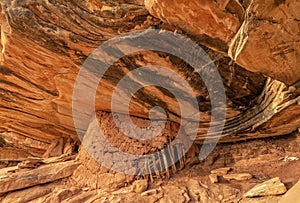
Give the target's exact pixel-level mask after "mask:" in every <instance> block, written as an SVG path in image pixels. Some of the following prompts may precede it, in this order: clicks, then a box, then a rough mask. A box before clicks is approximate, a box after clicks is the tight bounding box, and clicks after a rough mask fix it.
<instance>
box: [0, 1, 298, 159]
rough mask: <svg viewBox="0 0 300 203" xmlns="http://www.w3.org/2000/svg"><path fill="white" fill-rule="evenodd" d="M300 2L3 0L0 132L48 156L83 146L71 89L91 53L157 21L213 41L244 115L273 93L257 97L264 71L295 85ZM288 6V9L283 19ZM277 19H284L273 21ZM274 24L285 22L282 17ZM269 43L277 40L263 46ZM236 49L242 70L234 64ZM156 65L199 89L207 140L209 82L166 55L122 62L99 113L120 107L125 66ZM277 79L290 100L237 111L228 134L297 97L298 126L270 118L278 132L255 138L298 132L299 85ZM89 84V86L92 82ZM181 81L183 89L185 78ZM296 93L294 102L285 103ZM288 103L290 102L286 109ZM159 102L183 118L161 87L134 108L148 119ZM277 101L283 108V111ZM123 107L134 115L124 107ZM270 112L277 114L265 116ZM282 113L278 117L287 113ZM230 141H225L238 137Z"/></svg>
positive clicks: (109, 79) (104, 85) (233, 108)
mask: <svg viewBox="0 0 300 203" xmlns="http://www.w3.org/2000/svg"><path fill="white" fill-rule="evenodd" d="M170 5H171V6H170ZM271 5H272V6H271ZM297 6H298V2H293V1H291V2H289V1H286V2H285V3H275V4H274V3H273V2H271V1H265V3H261V2H256V1H254V2H253V3H252V4H249V2H248V3H247V2H244V3H239V2H238V1H216V2H212V1H185V2H179V1H167V0H166V1H145V5H144V3H143V2H142V1H117V2H116V1H73V2H65V1H43V0H41V1H31V0H28V1H22V2H21V1H9V0H4V1H2V2H1V55H0V56H1V67H0V73H1V75H0V78H1V89H0V90H1V103H0V108H1V112H0V120H1V126H0V129H1V132H2V136H1V137H2V138H3V139H4V140H5V142H6V145H7V144H8V145H12V146H15V147H17V148H21V149H23V150H25V151H27V153H28V152H29V153H30V154H32V155H36V156H42V155H43V154H46V155H49V153H50V154H51V153H52V152H51V151H54V152H53V153H54V154H60V153H63V152H64V151H67V150H68V148H69V146H72V145H74V141H75V142H76V141H79V140H78V137H77V135H76V133H75V130H74V123H73V118H72V90H73V87H74V83H75V79H76V76H77V74H78V71H79V70H80V68H81V66H82V64H83V62H84V60H85V59H86V58H87V57H88V56H89V54H90V53H92V51H93V50H94V49H95V48H96V47H98V46H99V45H101V44H102V43H103V42H105V41H106V40H108V39H111V38H113V37H114V36H117V35H119V34H122V33H127V32H131V31H135V30H143V29H147V28H150V27H152V28H163V29H169V30H171V31H175V32H179V33H182V34H185V35H188V36H190V37H191V38H192V39H194V40H195V41H196V42H198V43H199V44H203V45H205V46H207V47H209V48H210V49H208V48H205V47H203V48H204V49H205V50H206V51H207V52H208V54H209V56H210V57H211V58H212V59H213V61H214V62H215V64H216V66H217V68H218V70H219V72H220V74H221V76H222V80H223V82H224V85H225V90H226V94H227V96H228V103H227V106H228V109H227V117H233V116H235V115H237V114H239V113H242V112H244V111H245V109H247V108H249V107H250V106H252V107H253V106H255V105H258V106H259V103H260V102H261V101H264V100H256V101H253V100H254V99H255V98H256V97H257V96H258V95H260V94H261V92H262V91H263V86H264V83H265V81H266V78H265V76H263V75H261V74H260V73H264V74H265V75H266V76H271V77H274V78H275V79H278V80H281V81H283V82H285V83H286V84H292V83H294V82H296V81H297V80H299V71H297V69H298V67H297V65H298V61H297V57H298V55H297V54H298V53H299V52H298V51H299V50H298V49H299V46H298V44H297V43H299V40H298V38H299V33H298V28H297V26H296V25H298V24H297V23H298V20H297V19H298V17H297V15H298V14H297V12H296V11H297V9H295V8H296V7H297ZM268 8H270V9H268ZM148 11H150V13H151V14H152V15H153V16H154V17H153V16H152V15H151V14H149V13H148ZM280 12H283V13H284V12H285V13H287V14H286V15H280V16H277V13H280ZM245 16H246V17H245ZM270 16H271V17H272V18H274V19H275V18H276V19H275V20H272V19H271V20H270V19H269V18H271V17H270ZM275 16H277V17H275ZM261 19H268V20H261ZM275 21H276V22H277V21H278V23H274V22H275ZM281 25H282V26H283V25H284V26H283V27H282V26H281ZM282 30H283V31H282ZM262 32H264V33H269V35H268V36H269V37H270V38H268V37H267V38H266V39H264V40H263V41H261V40H260V39H261V34H260V33H262ZM145 33H146V34H147V32H145ZM287 35H288V37H287ZM263 36H266V35H263ZM246 39H247V40H246ZM289 42H291V43H289ZM263 43H268V45H266V44H265V45H263V46H261V44H263ZM166 45H167V42H166ZM243 45H244V46H243ZM284 47H290V48H284ZM128 48H130V46H128ZM211 49H213V50H215V51H218V52H220V53H218V52H215V51H212V50H211ZM270 50H273V51H270ZM276 50H277V51H276ZM286 50H287V51H286ZM289 50H292V51H289ZM274 51H275V52H276V53H277V54H276V53H275V52H274ZM227 52H228V53H229V56H231V57H232V58H236V61H237V63H238V64H240V65H242V67H241V66H238V65H236V64H234V65H230V64H231V63H230V59H229V58H228V54H227ZM278 53H280V54H278ZM281 53H282V54H281ZM230 54H231V55H230ZM157 64H158V65H162V66H165V67H168V68H170V69H171V70H174V71H175V72H177V73H179V74H181V75H183V76H184V77H185V78H187V79H188V80H187V81H189V84H190V85H191V86H192V88H193V90H194V91H195V92H196V95H197V100H198V103H199V106H198V107H199V108H200V110H201V112H202V113H203V114H202V119H203V120H202V121H203V127H201V128H200V129H199V132H198V134H199V142H201V140H202V139H203V137H205V133H206V132H207V128H208V126H209V122H210V113H209V110H210V107H209V104H210V101H209V99H210V98H209V97H208V93H207V90H206V87H205V86H204V83H203V81H202V80H201V78H200V77H199V76H198V75H197V74H195V73H193V68H192V67H190V66H189V64H186V63H185V62H184V61H182V60H180V59H178V58H176V57H174V56H170V55H168V54H165V53H160V52H151V51H148V52H142V53H138V54H132V55H128V56H126V57H123V58H122V59H120V60H119V61H117V62H116V63H115V64H114V65H113V67H112V68H111V69H110V71H109V72H108V73H107V75H106V76H105V78H104V80H103V81H102V82H101V83H100V84H99V88H98V94H97V95H98V96H97V99H96V102H95V103H96V110H101V111H110V110H111V105H110V101H111V100H110V98H111V94H112V91H113V89H114V87H115V85H116V84H117V83H118V81H119V80H120V79H122V77H124V75H125V74H126V73H128V72H129V71H131V70H133V69H135V68H138V67H142V66H145V65H157ZM244 68H246V69H248V70H251V71H255V72H258V73H252V72H249V71H246V70H244ZM283 70H284V74H283ZM164 74H165V75H162V77H165V79H166V78H167V75H168V73H167V72H166V73H164ZM135 82H141V81H135ZM276 84H277V83H276ZM271 86H272V85H271ZM275 86H276V88H279V89H280V91H279V89H276V88H275V89H274V87H273V90H272V91H274V92H276V91H279V92H280V94H279V93H278V94H276V95H277V96H275V97H276V98H277V99H278V98H279V97H280V98H281V96H282V95H285V96H288V99H279V100H276V102H277V103H276V102H275V103H274V102H273V101H274V98H273V97H271V98H273V99H265V101H267V104H265V106H268V108H266V109H267V110H266V111H263V109H264V107H263V108H261V107H259V108H256V107H255V108H253V109H256V110H255V113H254V114H255V115H256V114H257V113H259V112H262V113H260V114H257V115H256V117H254V116H253V114H251V113H249V112H248V113H246V115H248V117H245V118H244V120H243V119H242V120H241V119H239V116H238V117H236V118H237V119H238V120H235V119H232V120H233V121H232V122H231V123H229V125H228V128H227V129H228V131H226V132H228V133H227V134H226V135H230V136H235V135H236V134H239V133H241V132H243V131H244V130H246V129H248V128H249V127H251V125H254V123H255V122H257V121H258V120H262V121H263V122H265V121H267V120H268V119H270V118H271V117H272V116H273V115H274V114H276V113H277V111H278V109H280V110H281V109H283V108H281V107H287V106H289V105H290V104H293V105H292V107H290V110H289V113H287V114H288V115H289V117H288V118H287V120H289V121H290V123H292V124H291V125H290V126H288V127H282V125H281V124H280V123H278V122H276V123H274V122H270V123H267V124H266V126H269V127H267V128H264V127H263V129H269V128H270V126H274V125H275V126H278V127H277V128H275V129H276V130H271V131H268V132H266V131H264V132H258V131H256V132H255V133H254V135H253V134H252V135H253V136H259V135H260V134H261V135H263V136H270V135H280V134H282V133H289V132H291V131H293V130H295V129H296V128H297V127H298V126H299V119H298V117H297V116H296V115H298V112H299V107H298V106H297V105H294V103H295V102H296V101H297V99H296V98H297V95H298V94H299V93H298V92H297V91H296V90H295V88H294V89H293V88H292V90H294V93H291V94H290V93H288V95H286V94H285V93H284V92H285V90H286V89H284V85H283V86H282V85H275ZM85 88H86V89H88V88H90V87H89V86H88V85H86V87H85ZM173 88H174V89H178V87H177V86H176V85H174V86H173ZM269 89H270V88H269V87H267V88H265V90H266V91H265V92H263V93H262V95H261V97H264V98H265V97H266V93H268V94H269V92H268V91H269ZM274 94H275V93H274ZM285 96H284V97H285ZM266 98H267V97H266ZM268 98H269V97H268ZM289 100H291V102H288V103H285V102H287V101H289ZM282 103H285V105H283V106H280V105H279V104H282ZM156 105H160V106H163V107H165V108H166V109H167V112H168V114H169V119H170V120H171V121H173V122H178V120H179V117H180V116H179V114H180V112H179V109H178V108H177V107H178V106H177V104H176V100H174V98H173V97H172V95H169V94H168V92H166V91H164V90H162V89H159V90H157V89H153V88H152V89H151V88H150V89H149V88H148V89H147V88H146V89H143V90H141V91H140V92H138V93H137V95H136V96H135V99H133V100H132V101H131V107H130V113H131V114H132V115H133V116H138V117H144V118H148V112H149V109H151V107H153V106H156ZM278 105H279V106H280V108H279V107H278V108H277V106H278ZM275 107H276V108H275ZM90 108H91V107H90ZM268 109H269V110H268ZM270 109H271V110H270ZM89 111H90V109H86V110H85V111H82V112H79V115H81V116H82V117H86V119H89V117H88V116H89V114H87V112H89ZM118 111H119V112H121V113H124V112H125V110H124V109H118ZM266 112H272V113H271V114H269V113H267V115H268V116H265V118H264V119H259V116H262V115H263V114H264V113H266ZM290 112H293V113H290ZM87 115H88V116H87ZM249 115H251V116H250V117H249ZM284 115H285V114H284ZM251 117H252V118H253V119H252V120H251V122H250V124H247V125H242V128H238V129H236V128H231V127H232V126H236V125H240V122H242V123H243V122H244V121H246V120H248V119H250V118H251ZM274 118H275V117H274ZM280 118H281V117H280V116H279V118H278V119H279V120H280ZM236 121H239V122H238V123H235V122H236ZM253 122H254V123H253ZM263 122H262V123H263ZM244 123H245V122H244ZM262 123H261V122H258V124H262ZM87 127H88V123H86V124H85V125H83V126H82V127H81V128H80V129H79V130H82V131H83V132H84V131H85V130H86V129H87ZM279 129H282V131H280V130H279ZM278 130H279V131H278ZM247 133H248V132H246V134H241V135H240V137H242V138H241V139H244V137H247V136H248V134H247ZM238 137H239V136H238ZM227 138H228V139H225V138H224V140H226V141H232V140H235V139H234V138H232V137H227ZM239 139H240V138H239ZM55 151H56V152H55Z"/></svg>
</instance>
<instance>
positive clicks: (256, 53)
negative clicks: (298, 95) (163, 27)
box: [145, 0, 300, 84]
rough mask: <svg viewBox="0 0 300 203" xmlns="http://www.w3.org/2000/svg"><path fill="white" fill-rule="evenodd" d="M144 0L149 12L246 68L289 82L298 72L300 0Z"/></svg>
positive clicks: (290, 82) (295, 80)
mask: <svg viewBox="0 0 300 203" xmlns="http://www.w3.org/2000/svg"><path fill="white" fill-rule="evenodd" d="M145 2H146V4H145V5H146V7H147V9H148V10H149V11H150V13H151V14H152V15H154V16H156V17H158V18H160V19H162V20H163V21H164V22H166V23H169V24H171V25H174V26H175V27H177V28H179V29H182V30H184V31H185V32H187V33H189V34H191V35H193V36H197V38H199V40H200V41H201V43H203V44H205V45H207V46H209V47H212V48H214V49H216V50H219V51H224V52H227V51H229V54H231V55H232V58H234V59H236V60H237V63H238V64H240V65H241V66H243V67H244V68H246V69H248V70H250V71H253V72H261V73H263V74H265V75H268V76H270V77H273V78H275V79H278V80H280V81H282V82H285V83H287V84H293V83H295V82H297V81H298V80H299V78H300V71H299V53H300V50H299V47H300V44H299V43H300V42H299V38H300V34H299V33H300V28H299V19H300V16H299V15H300V14H299V12H298V11H299V7H300V3H299V2H298V1H293V0H290V1H273V0H267V1H263V2H262V1H237V0H228V1H225V0H219V1H210V0H203V1H179V0H161V1H154V0H153V1H151V0H149V1H145ZM240 2H243V3H240ZM250 2H251V3H250Z"/></svg>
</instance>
